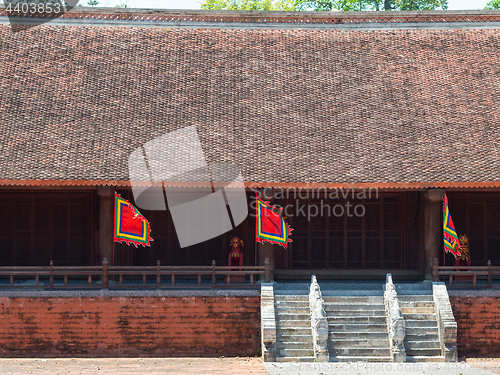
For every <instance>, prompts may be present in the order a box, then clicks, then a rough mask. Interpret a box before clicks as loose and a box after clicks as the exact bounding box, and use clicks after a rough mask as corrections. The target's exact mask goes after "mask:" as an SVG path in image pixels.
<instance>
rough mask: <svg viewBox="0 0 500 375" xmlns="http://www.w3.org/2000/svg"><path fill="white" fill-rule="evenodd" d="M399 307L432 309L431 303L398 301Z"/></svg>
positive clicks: (432, 304)
mask: <svg viewBox="0 0 500 375" xmlns="http://www.w3.org/2000/svg"><path fill="white" fill-rule="evenodd" d="M399 306H400V307H401V308H403V307H432V308H434V302H433V301H401V300H399Z"/></svg>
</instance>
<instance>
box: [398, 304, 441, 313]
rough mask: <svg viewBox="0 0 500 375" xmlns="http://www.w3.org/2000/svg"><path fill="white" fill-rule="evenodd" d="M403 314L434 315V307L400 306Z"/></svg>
mask: <svg viewBox="0 0 500 375" xmlns="http://www.w3.org/2000/svg"><path fill="white" fill-rule="evenodd" d="M400 308H401V312H402V313H403V314H434V306H432V307H407V306H402V305H400Z"/></svg>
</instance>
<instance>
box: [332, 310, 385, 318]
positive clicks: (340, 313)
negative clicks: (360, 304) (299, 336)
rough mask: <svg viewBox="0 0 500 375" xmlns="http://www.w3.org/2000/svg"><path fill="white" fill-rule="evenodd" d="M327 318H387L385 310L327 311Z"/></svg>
mask: <svg viewBox="0 0 500 375" xmlns="http://www.w3.org/2000/svg"><path fill="white" fill-rule="evenodd" d="M325 311H326V315H327V317H329V316H352V317H357V316H373V317H385V311H384V310H331V309H325Z"/></svg>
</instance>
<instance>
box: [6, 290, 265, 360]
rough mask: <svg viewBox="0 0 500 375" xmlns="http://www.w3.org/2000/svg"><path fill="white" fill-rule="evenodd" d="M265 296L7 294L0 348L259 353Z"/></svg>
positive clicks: (42, 352) (36, 352) (97, 353)
mask: <svg viewBox="0 0 500 375" xmlns="http://www.w3.org/2000/svg"><path fill="white" fill-rule="evenodd" d="M259 327H260V297H248V296H246V297H241V296H238V297H219V296H217V297H213V296H212V297H200V296H196V297H62V298H54V297H39V298H38V297H37V298H27V297H23V298H20V297H0V356H2V357H10V356H14V357H21V356H26V357H34V356H42V357H43V356H83V357H84V356H92V357H106V356H148V357H152V356H184V357H186V356H191V357H197V356H206V357H210V356H253V355H255V354H256V353H257V351H258V349H259V348H260V341H259V340H260V339H259Z"/></svg>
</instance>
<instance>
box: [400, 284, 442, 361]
mask: <svg viewBox="0 0 500 375" xmlns="http://www.w3.org/2000/svg"><path fill="white" fill-rule="evenodd" d="M396 290H397V292H398V298H399V305H400V307H401V312H402V313H403V318H404V320H405V325H406V336H405V340H404V346H405V350H406V361H407V362H427V361H432V362H444V360H445V359H444V357H443V356H442V355H441V346H440V341H439V331H438V321H437V316H436V311H435V308H434V299H433V295H432V285H431V284H430V283H419V284H401V285H398V286H396Z"/></svg>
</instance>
